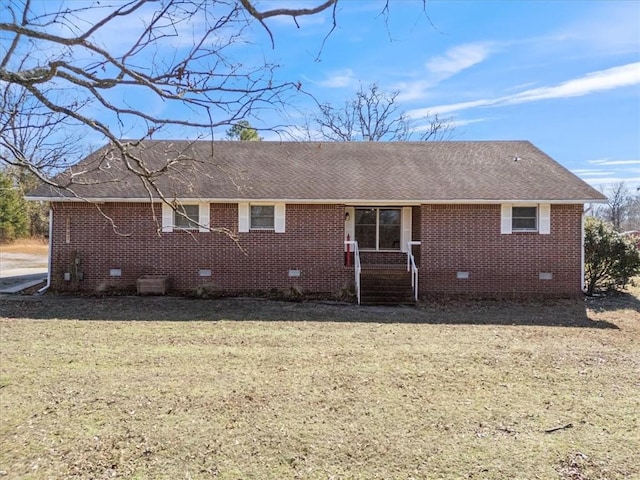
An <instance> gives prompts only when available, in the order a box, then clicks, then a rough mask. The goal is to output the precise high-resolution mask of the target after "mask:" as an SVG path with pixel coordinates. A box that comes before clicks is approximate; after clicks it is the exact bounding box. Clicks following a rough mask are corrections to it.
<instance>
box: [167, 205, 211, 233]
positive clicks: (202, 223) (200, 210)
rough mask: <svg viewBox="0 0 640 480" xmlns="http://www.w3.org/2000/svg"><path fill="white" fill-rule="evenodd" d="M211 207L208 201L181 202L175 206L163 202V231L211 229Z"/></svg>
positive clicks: (203, 230)
mask: <svg viewBox="0 0 640 480" xmlns="http://www.w3.org/2000/svg"><path fill="white" fill-rule="evenodd" d="M209 214H210V208H209V204H208V203H179V202H176V204H175V205H174V206H172V205H167V204H165V203H163V204H162V231H163V232H173V231H174V230H197V231H199V232H208V231H209Z"/></svg>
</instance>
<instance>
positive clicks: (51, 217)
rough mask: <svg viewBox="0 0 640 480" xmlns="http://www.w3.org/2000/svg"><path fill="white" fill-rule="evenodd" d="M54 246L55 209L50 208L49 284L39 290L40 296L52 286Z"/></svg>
mask: <svg viewBox="0 0 640 480" xmlns="http://www.w3.org/2000/svg"><path fill="white" fill-rule="evenodd" d="M52 244H53V208H52V207H51V206H50V207H49V254H48V257H49V258H48V259H47V263H48V268H47V284H46V285H45V286H44V287H42V288H41V289H40V290H38V295H42V294H43V293H44V292H46V291H47V290H48V289H49V287H50V286H51V265H52V263H51V259H52V257H51V253H52V248H51V247H52Z"/></svg>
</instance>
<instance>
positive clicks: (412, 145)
mask: <svg viewBox="0 0 640 480" xmlns="http://www.w3.org/2000/svg"><path fill="white" fill-rule="evenodd" d="M131 151H132V153H133V154H134V155H135V156H137V157H138V158H139V159H141V160H142V162H143V164H144V166H145V168H147V169H148V170H150V171H153V172H154V173H153V174H152V178H153V182H154V184H155V185H156V186H157V187H158V189H159V191H160V192H162V195H164V196H165V198H179V199H188V200H195V199H198V200H206V201H223V202H224V201H251V200H279V201H292V202H341V203H358V202H361V203H365V202H366V203H371V202H378V203H381V204H382V203H391V202H406V203H433V202H509V201H513V202H518V201H532V202H533V201H536V202H538V201H548V202H573V203H587V202H593V201H602V200H604V199H605V197H604V196H603V195H602V194H601V193H600V192H598V191H597V190H595V189H594V188H592V187H591V186H589V185H588V184H586V183H585V182H583V181H582V180H580V179H579V178H578V177H576V176H575V175H573V174H572V173H571V172H569V171H568V170H567V169H565V168H564V167H562V166H561V165H560V164H558V163H557V162H555V161H554V160H553V159H552V158H551V157H549V156H548V155H546V154H545V153H543V152H542V151H540V150H539V149H538V148H536V147H535V146H533V145H532V144H531V143H530V142H527V141H499V142H494V141H490V142H348V143H329V142H246V141H245V142H231V141H224V142H211V141H195V142H194V141H182V140H181V141H168V140H151V141H144V142H141V143H140V144H139V145H137V146H135V147H132V149H131ZM134 168H139V166H137V165H134ZM71 177H73V184H72V185H71V186H70V190H62V189H56V188H52V187H49V186H43V187H40V188H39V189H38V190H36V191H35V192H33V193H32V194H31V195H29V198H31V199H43V200H51V201H65V200H70V199H72V198H74V197H75V198H81V199H83V200H93V201H119V200H122V201H149V198H150V190H148V189H147V188H145V185H144V183H143V181H142V180H141V179H140V177H139V176H137V175H135V174H134V173H132V172H131V170H130V169H128V168H126V167H125V164H124V162H123V160H122V158H121V157H120V156H119V154H118V151H117V150H115V149H114V148H113V147H111V146H105V147H103V148H101V149H99V150H97V151H96V152H94V153H92V154H91V155H89V156H88V157H87V158H86V159H84V160H83V161H81V162H80V163H78V164H77V165H75V166H74V167H72V168H70V169H69V170H68V171H66V172H65V173H63V174H61V175H60V176H59V177H58V178H57V181H58V182H61V183H62V184H64V183H65V182H67V181H68V180H69V179H70V178H71ZM153 196H155V197H157V194H153Z"/></svg>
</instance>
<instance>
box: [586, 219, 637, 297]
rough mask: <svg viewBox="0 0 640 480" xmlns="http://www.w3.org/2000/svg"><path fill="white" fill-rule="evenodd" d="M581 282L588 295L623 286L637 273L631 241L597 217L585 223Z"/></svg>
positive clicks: (635, 253)
mask: <svg viewBox="0 0 640 480" xmlns="http://www.w3.org/2000/svg"><path fill="white" fill-rule="evenodd" d="M584 249H585V283H586V291H587V294H588V295H592V294H594V293H596V292H607V291H616V290H622V289H624V288H625V287H626V286H627V284H628V283H629V281H630V279H631V278H632V277H633V276H635V275H637V274H638V273H640V251H639V250H638V248H637V246H636V244H635V242H634V241H633V240H632V239H631V238H629V237H627V236H625V235H622V234H620V233H618V232H616V231H615V230H614V229H613V227H612V226H611V225H609V224H607V223H605V222H603V221H602V220H599V219H597V218H592V217H590V218H587V220H586V223H585V245H584Z"/></svg>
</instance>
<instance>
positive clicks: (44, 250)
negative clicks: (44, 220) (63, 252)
mask: <svg viewBox="0 0 640 480" xmlns="http://www.w3.org/2000/svg"><path fill="white" fill-rule="evenodd" d="M48 252H49V243H48V240H46V239H38V238H25V239H20V240H16V241H15V242H11V243H0V256H1V255H2V254H4V253H26V254H31V255H45V256H46V255H47V254H48Z"/></svg>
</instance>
